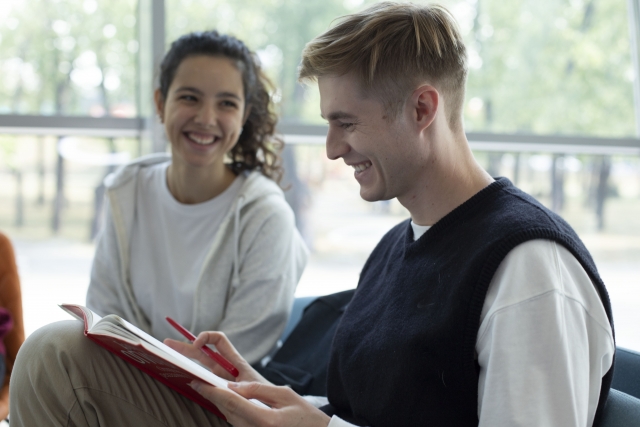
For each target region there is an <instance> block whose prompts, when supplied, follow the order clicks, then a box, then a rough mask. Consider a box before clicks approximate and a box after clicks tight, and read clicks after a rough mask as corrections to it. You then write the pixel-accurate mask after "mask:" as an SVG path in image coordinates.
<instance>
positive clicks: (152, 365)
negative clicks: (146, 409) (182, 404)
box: [62, 304, 226, 420]
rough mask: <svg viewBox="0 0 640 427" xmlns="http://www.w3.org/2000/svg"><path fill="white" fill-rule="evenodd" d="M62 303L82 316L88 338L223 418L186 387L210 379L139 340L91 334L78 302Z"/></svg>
mask: <svg viewBox="0 0 640 427" xmlns="http://www.w3.org/2000/svg"><path fill="white" fill-rule="evenodd" d="M62 307H63V308H64V309H66V310H68V311H70V312H73V313H74V314H75V315H76V316H78V317H79V318H81V319H83V321H84V334H85V335H86V336H87V338H89V339H90V340H91V341H93V342H95V343H96V344H98V345H99V346H101V347H104V348H105V349H107V350H109V351H110V352H111V353H113V354H115V355H116V356H118V357H119V358H121V359H122V360H124V361H125V362H127V363H129V364H131V365H133V366H135V367H136V368H138V369H140V370H141V371H143V372H145V373H146V374H148V375H151V376H152V377H153V378H155V379H156V380H158V381H160V382H161V383H162V384H164V385H166V386H167V387H170V388H172V389H173V390H175V391H177V392H178V393H180V394H181V395H183V396H185V397H186V398H187V399H190V400H192V401H194V402H196V403H197V404H198V405H200V406H202V407H203V408H205V409H207V410H209V411H211V412H213V413H214V414H216V415H217V416H218V417H220V418H222V419H223V420H226V418H225V416H224V415H222V413H221V412H220V411H219V410H218V408H217V407H216V406H215V405H214V404H213V403H211V402H210V401H208V400H207V399H205V398H204V397H202V395H200V394H199V393H197V392H196V391H195V390H194V389H192V388H191V387H189V383H190V382H191V381H193V380H196V379H197V380H199V381H204V382H206V383H209V384H210V382H209V381H206V380H205V379H203V378H200V377H198V376H196V375H194V374H193V373H191V372H188V371H186V370H184V369H183V368H181V367H179V366H176V365H174V364H173V363H171V362H169V361H168V360H164V359H162V358H161V357H160V356H158V355H156V354H154V353H152V352H151V351H149V350H148V349H146V348H145V347H144V346H143V345H141V344H135V345H134V344H131V343H130V342H127V341H125V340H122V339H119V338H117V337H113V336H109V335H98V334H92V333H91V332H89V324H88V320H87V316H86V313H85V312H84V311H83V310H82V308H81V307H80V306H77V305H71V304H64V305H63V306H62ZM212 385H214V384H212Z"/></svg>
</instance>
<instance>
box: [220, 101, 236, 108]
mask: <svg viewBox="0 0 640 427" xmlns="http://www.w3.org/2000/svg"><path fill="white" fill-rule="evenodd" d="M222 106H223V107H229V108H236V107H237V106H238V104H236V103H235V102H233V101H222Z"/></svg>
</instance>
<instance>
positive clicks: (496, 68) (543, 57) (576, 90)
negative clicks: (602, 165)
mask: <svg viewBox="0 0 640 427" xmlns="http://www.w3.org/2000/svg"><path fill="white" fill-rule="evenodd" d="M469 4H474V5H475V8H474V9H475V11H474V12H475V13H472V14H470V15H471V16H472V18H473V20H474V21H473V22H474V25H473V27H472V28H473V32H471V33H470V34H468V35H467V43H468V46H469V50H470V55H469V57H470V61H469V62H470V66H471V70H470V73H469V83H468V87H467V99H468V100H472V99H474V98H476V99H479V100H482V102H479V101H475V102H476V103H475V106H476V110H477V109H480V110H482V109H483V108H484V109H485V110H486V106H491V120H487V117H486V115H487V114H488V113H485V114H484V115H483V114H478V113H477V112H476V114H474V111H473V107H474V104H473V103H472V102H470V101H469V102H468V104H467V111H466V113H467V114H466V123H467V128H468V129H469V130H475V131H490V132H524V133H535V134H546V135H548V134H573V135H594V136H595V135H598V136H607V137H622V136H630V135H634V134H635V118H634V105H633V95H632V93H633V92H632V82H633V68H632V64H631V53H630V43H629V31H628V26H627V24H628V19H627V10H626V3H625V2H613V1H608V2H605V1H598V2H596V1H595V0H573V1H559V0H511V1H509V2H504V1H498V0H476V1H472V0H471V1H470V2H469Z"/></svg>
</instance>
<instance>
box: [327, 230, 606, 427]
mask: <svg viewBox="0 0 640 427" xmlns="http://www.w3.org/2000/svg"><path fill="white" fill-rule="evenodd" d="M412 226H413V227H414V238H415V239H417V238H419V237H420V236H421V235H422V234H423V233H424V232H426V230H427V229H428V227H420V226H416V225H414V224H412ZM480 322H481V323H480V328H479V330H478V338H477V341H476V353H477V357H478V363H479V365H480V378H479V381H478V418H479V420H480V422H479V425H480V427H496V426H510V427H512V426H522V427H525V426H531V427H534V426H535V427H539V426H546V427H555V426H558V427H585V426H586V427H591V426H592V424H593V418H594V415H595V411H596V408H597V405H598V399H599V396H600V385H601V380H602V377H603V376H604V375H605V374H606V373H607V371H608V370H609V368H610V367H611V364H612V361H613V355H614V353H615V345H614V341H613V335H612V331H611V326H610V324H609V321H608V319H607V315H606V313H605V311H604V308H603V306H602V303H601V301H600V298H599V296H598V293H597V291H596V289H595V287H594V286H593V284H592V283H591V280H590V279H589V277H588V275H587V273H586V272H585V270H584V269H583V268H582V266H581V265H580V263H579V262H578V260H577V259H576V258H575V257H574V256H573V255H572V254H571V253H570V252H569V251H568V250H566V249H565V248H564V247H563V246H562V245H559V244H556V243H555V242H552V241H548V240H532V241H528V242H525V243H523V244H521V245H519V246H517V247H516V248H514V249H513V250H512V251H511V252H509V253H508V254H507V256H506V257H505V259H504V260H503V261H502V263H501V264H500V266H499V268H498V270H497V271H496V273H495V274H494V277H493V279H492V281H491V283H490V285H489V289H488V292H487V296H486V299H485V303H484V306H483V309H482V315H481V319H480ZM315 403H316V404H318V405H320V404H321V403H322V402H321V401H318V400H316V401H315ZM351 426H353V425H352V424H350V423H348V422H346V421H344V420H341V419H340V418H338V417H336V416H334V417H333V418H332V419H331V422H330V423H329V426H328V427H351Z"/></svg>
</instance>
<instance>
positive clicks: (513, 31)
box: [166, 0, 635, 137]
mask: <svg viewBox="0 0 640 427" xmlns="http://www.w3.org/2000/svg"><path fill="white" fill-rule="evenodd" d="M371 3H375V2H374V1H365V0H344V1H343V0H331V1H328V2H326V1H325V2H315V1H302V0H298V1H282V0H271V1H265V0H233V1H231V0H220V1H216V2H200V1H191V0H167V32H166V34H167V42H168V43H169V42H170V41H172V40H174V39H175V38H177V37H178V36H180V35H181V34H184V33H186V32H189V31H201V30H205V29H214V28H215V29H218V30H219V31H221V32H226V33H231V34H234V35H236V36H237V37H239V38H240V39H242V40H243V41H245V42H246V43H247V44H248V45H249V47H250V48H252V49H254V50H255V51H257V52H258V54H259V55H260V58H261V59H262V61H263V64H264V66H265V68H266V69H267V70H268V72H269V74H270V75H271V76H272V78H273V80H274V81H275V83H276V84H277V87H278V90H279V92H278V94H277V99H278V100H279V102H280V111H281V114H282V117H283V120H284V121H301V122H304V123H322V120H321V119H320V113H319V106H318V105H319V98H318V94H317V90H316V89H315V88H313V87H312V88H306V87H304V86H301V85H300V84H298V83H297V82H296V68H297V66H298V64H299V61H300V52H301V51H302V48H303V47H304V45H305V43H306V42H308V41H309V40H311V39H312V38H313V37H314V36H316V35H317V34H319V33H321V32H322V31H324V30H325V29H327V28H328V27H329V26H330V25H331V22H332V20H333V19H334V18H336V17H338V16H340V15H343V14H346V13H350V12H354V11H357V10H360V9H362V8H364V7H366V6H367V5H369V4H371ZM416 3H424V2H423V1H417V2H416ZM442 3H443V4H444V5H446V6H447V7H448V8H449V9H450V10H451V11H452V13H453V14H454V15H455V16H456V19H457V20H458V22H459V24H460V28H461V30H462V33H463V35H464V38H465V41H466V43H467V46H468V49H469V79H468V85H467V101H466V105H465V110H464V113H465V122H466V127H467V130H468V131H483V132H508V133H515V132H518V133H534V134H572V135H599V136H607V137H619V136H630V135H633V134H634V133H635V119H634V106H633V91H632V85H633V74H634V71H633V67H632V63H631V51H630V42H629V31H628V18H627V16H628V15H627V5H626V3H625V2H613V1H610V2H593V1H583V0H574V1H569V2H565V1H558V0H542V1H536V2H533V1H528V0H513V1H509V2H507V3H505V2H504V1H499V0H449V1H444V2H442Z"/></svg>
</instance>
